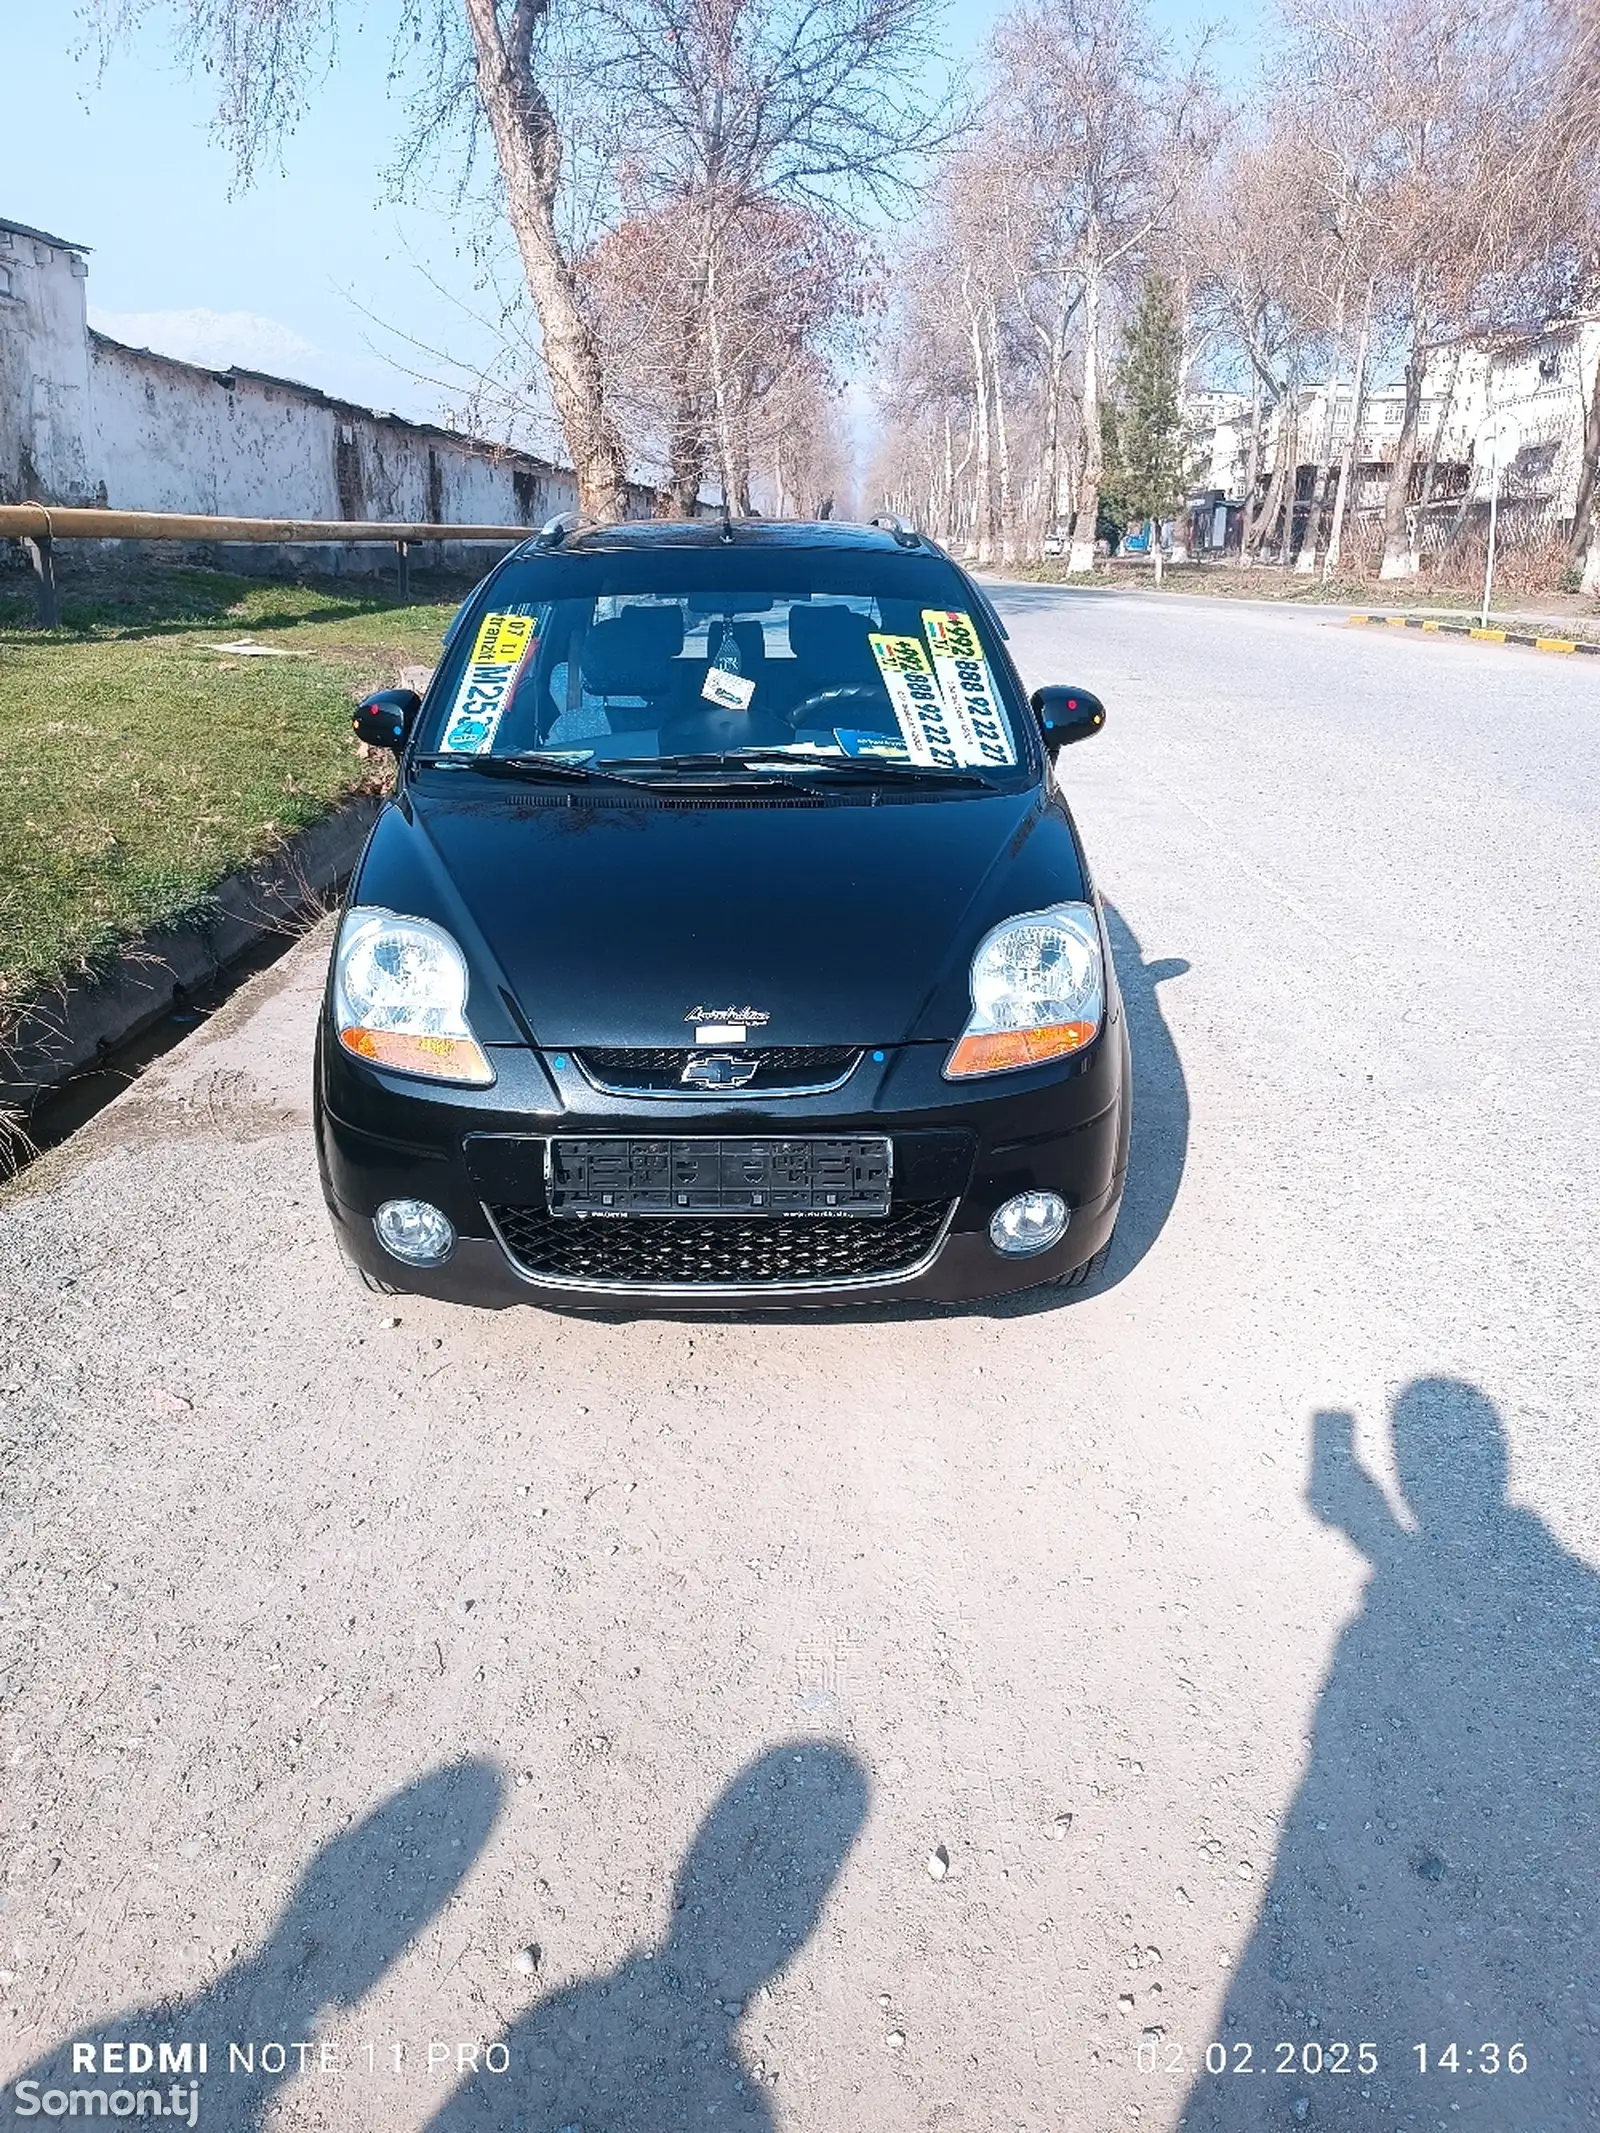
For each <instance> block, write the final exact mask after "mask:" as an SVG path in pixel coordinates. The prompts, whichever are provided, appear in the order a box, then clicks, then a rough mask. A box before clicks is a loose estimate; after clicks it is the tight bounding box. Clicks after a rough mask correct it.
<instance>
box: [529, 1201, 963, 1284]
mask: <svg viewBox="0 0 1600 2133" xmlns="http://www.w3.org/2000/svg"><path fill="white" fill-rule="evenodd" d="M949 1211H950V1203H949V1201H948V1200H913V1201H911V1202H909V1203H908V1204H906V1205H902V1206H899V1207H894V1208H891V1209H890V1211H889V1213H888V1214H887V1215H886V1216H884V1217H883V1218H882V1219H881V1220H874V1219H870V1218H864V1217H857V1216H847V1217H837V1218H831V1217H827V1216H816V1215H765V1216H763V1215H753V1216H748V1217H746V1216H740V1215H720V1216H712V1217H709V1218H704V1219H697V1218H696V1217H694V1216H692V1215H682V1216H676V1215H675V1216H667V1217H664V1218H663V1217H661V1216H652V1215H643V1216H639V1215H596V1216H588V1217H583V1218H574V1217H571V1216H555V1215H547V1214H544V1213H542V1212H541V1211H540V1210H538V1209H537V1208H531V1207H491V1208H490V1209H489V1213H490V1214H491V1215H492V1216H493V1217H494V1221H495V1226H496V1228H497V1229H498V1230H499V1232H500V1235H501V1237H502V1238H503V1240H504V1242H505V1246H506V1249H507V1251H509V1252H510V1254H511V1256H512V1258H513V1259H514V1260H515V1261H516V1262H517V1264H518V1266H520V1267H521V1268H522V1270H523V1272H524V1273H527V1274H535V1275H542V1276H544V1277H545V1278H546V1279H547V1280H551V1281H564V1282H578V1283H603V1284H605V1285H606V1286H607V1287H611V1286H622V1287H635V1288H678V1287H689V1288H741V1289H743V1288H751V1289H759V1288H789V1287H798V1286H806V1285H810V1284H815V1283H818V1282H834V1281H837V1282H853V1281H870V1280H873V1279H875V1278H882V1277H884V1276H890V1275H894V1274H900V1273H904V1272H906V1271H907V1270H908V1269H910V1268H911V1267H914V1266H915V1265H916V1264H917V1263H918V1261H919V1260H921V1259H924V1258H926V1257H927V1255H928V1253H929V1252H930V1251H931V1250H932V1248H933V1243H934V1239H935V1238H936V1237H937V1236H938V1234H939V1231H940V1228H941V1227H942V1225H943V1223H944V1220H945V1217H946V1215H947V1214H948V1213H949Z"/></svg>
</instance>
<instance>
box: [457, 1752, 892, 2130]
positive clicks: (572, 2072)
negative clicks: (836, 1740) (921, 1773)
mask: <svg viewBox="0 0 1600 2133" xmlns="http://www.w3.org/2000/svg"><path fill="white" fill-rule="evenodd" d="M867 1804H868V1786H867V1777H866V1772H865V1771H864V1770H863V1768H862V1766H861V1764H860V1763H859V1762H858V1761H857V1760H856V1758H855V1757H854V1756H853V1755H851V1754H849V1753H848V1752H847V1751H846V1750H845V1749H843V1748H837V1747H833V1746H831V1745H830V1744H828V1743H827V1742H820V1741H791V1742H788V1743H787V1744H786V1745H783V1746H779V1747H775V1748H771V1749H769V1750H768V1751H767V1752H766V1753H765V1754H764V1755H762V1756H760V1757H759V1758H758V1759H757V1760H756V1761H755V1762H754V1763H752V1764H750V1765H749V1766H748V1768H746V1769H744V1770H742V1771H741V1772H740V1773H739V1775H738V1776H737V1777H736V1778H735V1779H734V1780H733V1782H732V1783H731V1784H730V1785H729V1786H728V1787H727V1788H726V1790H725V1791H724V1792H723V1794H722V1796H721V1798H720V1799H718V1800H717V1801H716V1802H715V1803H714V1804H713V1805H712V1807H711V1808H710V1810H709V1812H708V1813H707V1815H706V1817H705V1819H704V1821H703V1822H702V1823H701V1824H700V1828H699V1830H698V1832H697V1834H696V1836H695V1839H694V1842H693V1844H692V1845H691V1846H690V1848H689V1852H688V1855H687V1857H686V1858H685V1860H684V1862H683V1866H682V1868H681V1870H680V1872H679V1875H678V1880H677V1886H676V1889H675V1891H674V1894H673V1903H672V1924H671V1927H670V1929H669V1930H668V1932H667V1935H666V1938H665V1939H664V1940H662V1941H661V1942H660V1943H659V1944H657V1945H656V1946H653V1947H642V1948H636V1949H635V1950H634V1951H633V1952H632V1953H631V1954H630V1955H628V1956H627V1957H626V1959H625V1960H624V1961H623V1962H621V1963H620V1964H619V1965H618V1966H617V1968H616V1969H615V1970H613V1971H610V1972H609V1973H607V1974H606V1975H604V1976H598V1977H587V1978H584V1979H583V1980H582V1981H581V1982H580V1983H578V1984H575V1985H569V1986H567V1987H566V1988H565V1989H564V1990H562V1991H560V1992H557V1993H553V1994H551V1995H550V1996H549V1997H548V1998H546V1999H543V2000H540V2001H539V2002H537V2003H536V2004H535V2005H534V2006H533V2007H531V2008H529V2009H528V2011H527V2012H526V2013H525V2014H523V2015H521V2016H519V2017H518V2018H517V2020H516V2021H514V2022H513V2023H512V2024H511V2025H510V2026H509V2028H508V2029H507V2030H506V2031H505V2033H504V2035H503V2036H502V2037H501V2038H500V2039H498V2040H497V2041H498V2042H499V2043H500V2044H501V2045H502V2046H503V2047H504V2052H505V2057H506V2061H507V2064H506V2071H504V2072H503V2073H498V2074H497V2073H494V2072H492V2071H485V2072H483V2073H480V2074H474V2075H473V2076H471V2077H470V2078H469V2079H468V2080H467V2081H466V2082H464V2083H463V2084H462V2086H461V2087H460V2088H459V2089H457V2090H456V2092H455V2094H454V2095H453V2096H451V2097H450V2099H449V2100H448V2101H447V2102H446V2103H445V2105H444V2106H443V2108H442V2109H441V2110H440V2111H439V2112H438V2113H437V2114H436V2115H435V2116H434V2117H433V2118H432V2119H431V2120H430V2121H429V2125H428V2129H427V2133H528V2129H531V2128H538V2129H540V2133H546V2129H548V2133H556V2128H558V2127H563V2128H565V2127H579V2128H589V2127H593V2128H595V2129H596V2133H598V2129H600V2128H602V2127H604V2128H606V2129H607V2133H611V2129H615V2133H625V2129H626V2133H682V2129H683V2128H685V2127H688V2126H703V2125H706V2124H707V2123H709V2122H713V2121H714V2122H715V2123H716V2124H717V2125H727V2124H729V2123H730V2122H731V2123H733V2124H736V2125H738V2126H739V2127H740V2128H742V2129H743V2133H763V2129H767V2128H771V2127H773V2126H775V2124H776V2122H777V2121H776V2117H775V2114H774V2112H773V2110H772V2108H771V2106H770V2104H769V2102H768V2100H767V2097H768V2095H769V2093H770V2091H771V2088H772V2085H773V2084H774V2083H776V2081H777V2080H778V2078H779V2069H777V2068H775V2067H771V2066H769V2065H768V2064H767V2063H766V2060H765V2058H764V2056H763V2055H761V2054H760V2053H759V2052H757V2051H754V2050H751V2049H750V2047H749V2046H748V2045H747V2044H746V2043H745V2039H746V2038H750V2041H751V2044H753V2043H754V2038H753V2036H752V2035H751V2033H752V2032H755V2031H757V2030H758V2028H759V2005H758V2006H757V2007H754V2008H753V2007H752V2006H751V2004H750V2003H751V2002H752V2000H753V1999H754V1998H755V1996H756V1994H757V1993H758V1992H759V1991H760V1989H761V1988H762V1987H763V1986H764V1985H766V1984H768V1983H769V1982H770V1981H771V1980H772V1979H774V1978H776V1977H777V1976H779V1974H780V1973H781V1972H782V1971H783V1970H784V1969H785V1968H786V1967H787V1965H788V1964H789V1963H790V1962H791V1961H792V1960H793V1958H794V1956H795V1955H796V1954H798V1952H799V1950H800V1949H801V1948H802V1947H803V1946H804V1945H805V1943H806V1941H807V1940H808V1939H809V1938H810V1937H811V1933H812V1930H813V1928H814V1927H815V1926H816V1923H817V1919H818V1916H819V1915H820V1913H821V1910H822V1905H823V1903H824V1901H825V1899H826V1897H827V1895H828V1892H829V1890H830V1889H831V1888H832V1886H833V1884H834V1882H835V1880H836V1879H837V1878H838V1875H839V1872H840V1869H841V1868H842V1867H843V1865H844V1863H845V1860H846V1859H847V1858H848V1857H849V1854H850V1851H851V1848H852V1846H853V1845H854V1844H855V1841H856V1838H857V1837H858V1836H859V1835H860V1832H861V1828H862V1825H863V1824H864V1822H865V1820H866V1813H867ZM747 2015H748V2016H750V2017H752V2018H753V2019H751V2020H749V2021H748V2022H747V2023H746V2027H745V2029H744V2031H743V2032H741V2031H740V2028H739V2024H740V2022H741V2020H742V2019H743V2018H745V2017H746V2016H747ZM747 2053H748V2056H747ZM498 2057H499V2054H497V2053H496V2052H495V2051H494V2048H493V2046H491V2047H490V2049H489V2051H488V2052H486V2053H485V2055H484V2058H485V2066H486V2068H487V2067H488V2065H489V2063H490V2061H491V2059H498Z"/></svg>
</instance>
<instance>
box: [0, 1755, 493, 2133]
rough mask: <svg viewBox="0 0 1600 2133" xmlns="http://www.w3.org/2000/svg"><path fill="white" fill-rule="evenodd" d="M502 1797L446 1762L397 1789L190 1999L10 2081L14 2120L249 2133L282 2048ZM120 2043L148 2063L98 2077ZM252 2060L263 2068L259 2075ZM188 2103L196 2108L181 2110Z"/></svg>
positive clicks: (377, 1960)
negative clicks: (231, 2050) (239, 2049)
mask: <svg viewBox="0 0 1600 2133" xmlns="http://www.w3.org/2000/svg"><path fill="white" fill-rule="evenodd" d="M500 1795H501V1780H500V1776H499V1773H498V1772H497V1771H496V1770H495V1768H494V1767H493V1765H492V1764H489V1763H483V1762H461V1763H456V1764H452V1765H450V1766H448V1767H446V1768H444V1769H441V1770H436V1771H434V1772H432V1773H431V1774H430V1775H429V1776H427V1777H425V1778H421V1779H419V1780H418V1781H417V1783H415V1784H414V1785H408V1786H407V1787H406V1788H405V1790H404V1791H402V1792H397V1793H396V1794H394V1796H393V1797H392V1798H391V1799H388V1800H386V1801H385V1802H384V1803H383V1805H382V1806H381V1807H379V1808H377V1809H375V1810H374V1812H373V1813H372V1814H370V1815H368V1816H367V1817H366V1818H365V1819H364V1820H363V1821H360V1822H358V1823H356V1824H355V1826H354V1827H353V1828H351V1829H348V1830H346V1831H345V1832H344V1833H343V1834H342V1835H341V1836H337V1837H335V1838H334V1839H333V1840H332V1841H331V1843H329V1844H326V1845H324V1846H323V1848H322V1850H321V1851H320V1852H319V1853H318V1854H317V1856H316V1858H315V1859H314V1860H313V1861H312V1862H311V1864H310V1866H308V1867H307V1869H306V1871H305V1873H304V1874H303V1875H302V1876H301V1878H300V1880H299V1882H298V1883H297V1885H296V1887H295V1889H294V1892H293V1894H292V1895H291V1896H290V1898H289V1901H288V1903H287V1904H286V1905H285V1907H284V1910H283V1913H282V1915H281V1916H280V1918H279V1919H278V1921H277V1924H276V1925H275V1926H274V1927H273V1930H272V1933H271V1935H270V1936H269V1938H268V1939H267V1940H266V1941H265V1942H264V1943H263V1945H262V1946H261V1947H260V1948H259V1949H258V1950H257V1951H256V1952H255V1953H254V1954H252V1955H250V1956H247V1957H246V1958H245V1960H244V1961H242V1962H240V1963H237V1964H235V1965H234V1967H233V1968H232V1969H230V1970H225V1971H224V1972H223V1973H222V1975H221V1976H220V1977H219V1978H218V1979H217V1980H216V1982H215V1983H214V1984H212V1985H210V1986H208V1987H207V1988H206V1989H205V1990H204V1991H202V1992H199V1993H196V1994H195V1995H193V1996H192V1997H191V1998H187V1999H170V2000H163V2001H156V2002H153V2003H151V2004H148V2005H146V2006H143V2007H132V2008H129V2009H127V2010H125V2011H124V2012H123V2013H120V2014H117V2015H115V2016H113V2017H112V2018H111V2019H110V2020H109V2021H106V2022H101V2023H97V2024H95V2025H94V2026H93V2027H92V2028H88V2029H82V2030H79V2031H78V2032H77V2034H76V2035H75V2036H71V2037H67V2038H64V2039H63V2040H62V2042H61V2043H60V2044H59V2045H58V2046H56V2048H55V2049H54V2050H53V2051H51V2052H50V2053H49V2054H48V2055H47V2056H46V2057H45V2058H43V2059H41V2060H39V2061H38V2062H37V2063H36V2064H35V2065H33V2066H31V2067H29V2068H28V2069H27V2070H26V2071H25V2072H23V2073H22V2074H20V2075H18V2077H17V2079H16V2081H15V2082H14V2083H13V2084H12V2085H11V2095H10V2098H9V2101H10V2105H11V2110H12V2112H13V2113H14V2114H15V2115H16V2116H18V2117H19V2118H20V2117H31V2116H36V2115H37V2116H39V2117H40V2118H41V2121H42V2122H45V2121H48V2119H50V2118H52V2117H60V2116H63V2115H67V2116H71V2117H74V2118H75V2117H77V2116H78V2115H79V2114H80V2112H81V2113H82V2114H84V2115H96V2116H101V2115H106V2114H107V2113H108V2112H109V2113H110V2115H115V2116H137V2117H138V2118H139V2119H140V2120H141V2122H142V2120H143V2119H144V2118H145V2117H146V2116H148V2117H151V2118H154V2117H157V2116H163V2117H169V2118H170V2117H172V2116H173V2115H174V2113H176V2115H177V2116H178V2118H179V2120H180V2122H181V2121H182V2119H183V2118H185V2117H188V2119H189V2122H190V2123H196V2122H198V2123H200V2124H202V2125H204V2126H207V2127H209V2128H211V2129H212V2133H260V2129H261V2128H262V2127H263V2126H265V2124H266V2123H267V2120H268V2117H269V2115H270V2113H271V2110H272V2105H273V2102H274V2099H275V2097H276V2095H277V2092H278V2091H279V2089H280V2088H282V2087H283V2085H284V2084H285V2083H286V2082H288V2081H292V2080H293V2079H294V2078H295V2077H296V2075H297V2074H298V2073H299V2071H300V2065H299V2058H298V2057H297V2055H296V2053H295V2051H294V2048H293V2043H292V2041H291V2040H293V2039H296V2038H311V2037H315V2036H316V2034H317V2028H316V2024H317V2021H318V2018H319V2017H320V2016H323V2015H324V2014H326V2013H328V2012H331V2011H333V2010H337V2009H341V2008H349V2007H353V2006H354V2005H355V2004H356V2002H357V2001H358V2000H360V1999H362V1998H363V1997H364V1996H365V1995H366V1994H367V1993H368V1992H370V1991H371V1990H372V1988H373V1987H374V1986H375V1985H376V1984H377V1983H378V1981H379V1979H380V1978H381V1977H382V1976H383V1975H384V1973H385V1971H387V1970H388V1968H389V1967H390V1965H391V1964H392V1963H394V1962H395V1961H396V1960H397V1959H398V1958H399V1957H400V1956H401V1955H403V1954H404V1952H405V1950H406V1949H407V1947H408V1946H409V1945H410V1943H411V1942H412V1941H413V1940H414V1939H415V1937H416V1936H417V1934H418V1933H420V1932H421V1931H422V1930H423V1928H424V1927H425V1926H427V1925H428V1924H429V1923H430V1921H431V1920H432V1919H434V1918H435V1917H436V1916H437V1915H438V1913H439V1912H440V1911H441V1910H442V1909H443V1908H444V1906H445V1904H446V1903H447V1902H448V1901H449V1899H450V1898H451V1897H452V1896H453V1895H454V1894H455V1892H456V1890H457V1888H458V1887H459V1886H460V1884H461V1881H462V1879H463V1877H464V1876H465V1874H466V1872H467V1869H468V1868H469V1867H470V1866H471V1865H472V1863H473V1861H474V1859H476V1857H477V1856H478V1853H479V1852H480V1851H481V1850H482V1848H483V1845H484V1843H485V1842H486V1840H487V1838H488V1836H489V1832H490V1830H491V1829H492V1828H493V1826H494V1822H495V1818H496V1816H497V1814H498V1812H499V1806H500ZM280 2040H282V2041H280ZM130 2041H132V2042H137V2043H138V2044H140V2045H141V2046H147V2047H149V2050H150V2053H151V2058H152V2061H153V2064H152V2065H151V2066H150V2067H149V2069H148V2070H146V2069H143V2068H141V2067H138V2066H135V2067H133V2068H129V2067H128V2065H127V2059H128V2054H127V2052H126V2050H125V2049H124V2051H123V2053H122V2055H121V2061H122V2063H121V2066H120V2068H115V2069H114V2070H112V2071H109V2072H107V2071H102V2070H101V2069H102V2068H103V2063H104V2047H105V2046H106V2044H107V2043H111V2044H113V2045H123V2046H126V2044H127V2043H128V2042H130ZM230 2041H237V2042H246V2041H248V2042H255V2043H260V2042H271V2043H272V2044H273V2046H274V2047H275V2048H274V2049H272V2050H269V2051H268V2052H267V2053H265V2054H264V2055H263V2054H262V2053H261V2052H260V2051H259V2050H258V2051H257V2053H256V2054H255V2059H256V2064H255V2069H254V2071H253V2072H244V2071H240V2070H238V2069H234V2070H231V2071H230V2068H229V2064H228V2059H229V2054H228V2049H227V2047H228V2044H229V2042H230ZM201 2043H205V2044H206V2046H207V2048H208V2059H209V2067H208V2070H207V2071H206V2072H205V2073H203V2074H202V2073H201V2072H200V2071H199V2068H198V2060H197V2055H196V2053H195V2047H196V2046H198V2045H199V2044H201ZM85 2044H91V2045H93V2046H94V2047H95V2052H94V2068H95V2071H93V2072H89V2071H81V2072H75V2071H74V2068H73V2046H74V2045H85ZM185 2044H187V2045H189V2047H190V2054H189V2056H188V2058H187V2060H185V2059H184V2057H183V2053H182V2048H183V2046H184V2045H185ZM285 2044H287V2045H288V2049H287V2050H286V2051H285V2049H284V2045H285ZM163 2045H165V2046H166V2047H167V2050H168V2054H169V2057H168V2059H167V2063H166V2065H165V2066H163V2064H162V2052H161V2048H162V2046H163ZM263 2056H265V2057H266V2058H268V2059H271V2060H272V2061H273V2062H274V2063H273V2065H272V2066H271V2067H270V2068H269V2067H265V2066H263V2065H262V2063H261V2061H262V2057H263ZM179 2069H184V2070H182V2071H180V2070H179ZM191 2080H193V2081H194V2082H195V2084H196V2085H197V2089H198V2094H197V2096H195V2097H194V2098H191V2096H190V2092H189V2084H190V2082H191ZM30 2082H31V2083H33V2084H34V2085H35V2086H34V2089H33V2090H32V2091H31V2092H30V2090H29V2089H28V2086H27V2084H29V2083H30ZM97 2089H98V2090H102V2091H104V2092H105V2094H106V2097H107V2101H106V2102H105V2103H101V2102H99V2101H98V2100H92V2101H89V2102H73V2101H72V2100H71V2099H72V2096H73V2092H74V2091H79V2092H82V2091H88V2092H90V2094H91V2096H92V2093H93V2091H95V2090H97ZM53 2092H54V2093H53ZM119 2092H120V2095H119ZM141 2093H142V2094H143V2096H144V2098H145V2100H144V2101H143V2102H140V2101H139V2100H138V2099H139V2097H140V2095H141ZM152 2095H154V2097H156V2098H157V2099H158V2100H159V2104H160V2109H157V2108H156V2107H155V2105H153V2104H152V2102H151V2101H150V2098H151V2096H152ZM56 2096H59V2098H60V2101H59V2102H58V2101H56V2100H55V2097H56ZM120 2096H125V2097H126V2098H127V2099H128V2100H127V2102H126V2103H123V2102H121V2101H120ZM30 2103H31V2105H32V2108H31V2109H30V2108H29V2105H30ZM193 2103H197V2104H198V2111H197V2112H195V2113H194V2114H193V2115H191V2108H192V2104H193Z"/></svg>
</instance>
